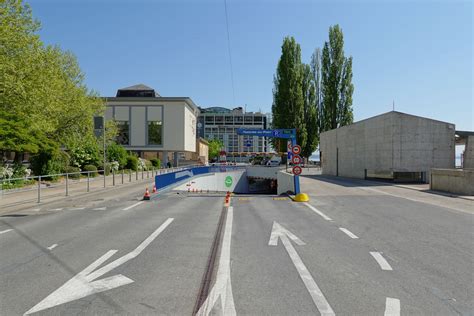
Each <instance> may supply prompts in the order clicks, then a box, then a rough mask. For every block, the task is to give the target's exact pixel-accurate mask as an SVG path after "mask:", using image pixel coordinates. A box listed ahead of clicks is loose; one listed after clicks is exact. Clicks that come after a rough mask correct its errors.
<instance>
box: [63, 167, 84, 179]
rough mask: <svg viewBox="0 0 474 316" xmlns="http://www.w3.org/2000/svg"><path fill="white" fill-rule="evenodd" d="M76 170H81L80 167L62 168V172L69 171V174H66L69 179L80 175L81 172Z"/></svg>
mask: <svg viewBox="0 0 474 316" xmlns="http://www.w3.org/2000/svg"><path fill="white" fill-rule="evenodd" d="M76 172H81V168H79V167H72V166H68V167H66V169H65V170H64V173H71V174H70V175H68V177H69V178H70V179H79V178H80V177H81V174H80V173H76Z"/></svg>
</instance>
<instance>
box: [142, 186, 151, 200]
mask: <svg viewBox="0 0 474 316" xmlns="http://www.w3.org/2000/svg"><path fill="white" fill-rule="evenodd" d="M143 200H145V201H148V200H150V191H148V187H146V189H145V194H144V195H143Z"/></svg>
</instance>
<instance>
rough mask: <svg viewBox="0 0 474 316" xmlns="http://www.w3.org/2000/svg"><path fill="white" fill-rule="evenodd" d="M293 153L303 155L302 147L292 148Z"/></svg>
mask: <svg viewBox="0 0 474 316" xmlns="http://www.w3.org/2000/svg"><path fill="white" fill-rule="evenodd" d="M291 152H292V153H293V154H294V155H299V154H300V153H301V147H300V145H295V146H293V147H292V148H291Z"/></svg>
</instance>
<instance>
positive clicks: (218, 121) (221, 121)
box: [216, 116, 224, 125]
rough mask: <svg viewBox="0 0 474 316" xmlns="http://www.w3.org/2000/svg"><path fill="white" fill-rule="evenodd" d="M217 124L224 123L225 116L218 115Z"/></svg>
mask: <svg viewBox="0 0 474 316" xmlns="http://www.w3.org/2000/svg"><path fill="white" fill-rule="evenodd" d="M216 125H224V117H223V116H216Z"/></svg>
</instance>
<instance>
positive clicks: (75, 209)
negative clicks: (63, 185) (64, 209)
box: [71, 207, 85, 211]
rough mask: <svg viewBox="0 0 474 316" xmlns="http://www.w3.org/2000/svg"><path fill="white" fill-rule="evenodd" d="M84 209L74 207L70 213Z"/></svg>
mask: <svg viewBox="0 0 474 316" xmlns="http://www.w3.org/2000/svg"><path fill="white" fill-rule="evenodd" d="M84 209H85V207H75V208H72V209H71V211H79V210H84Z"/></svg>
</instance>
